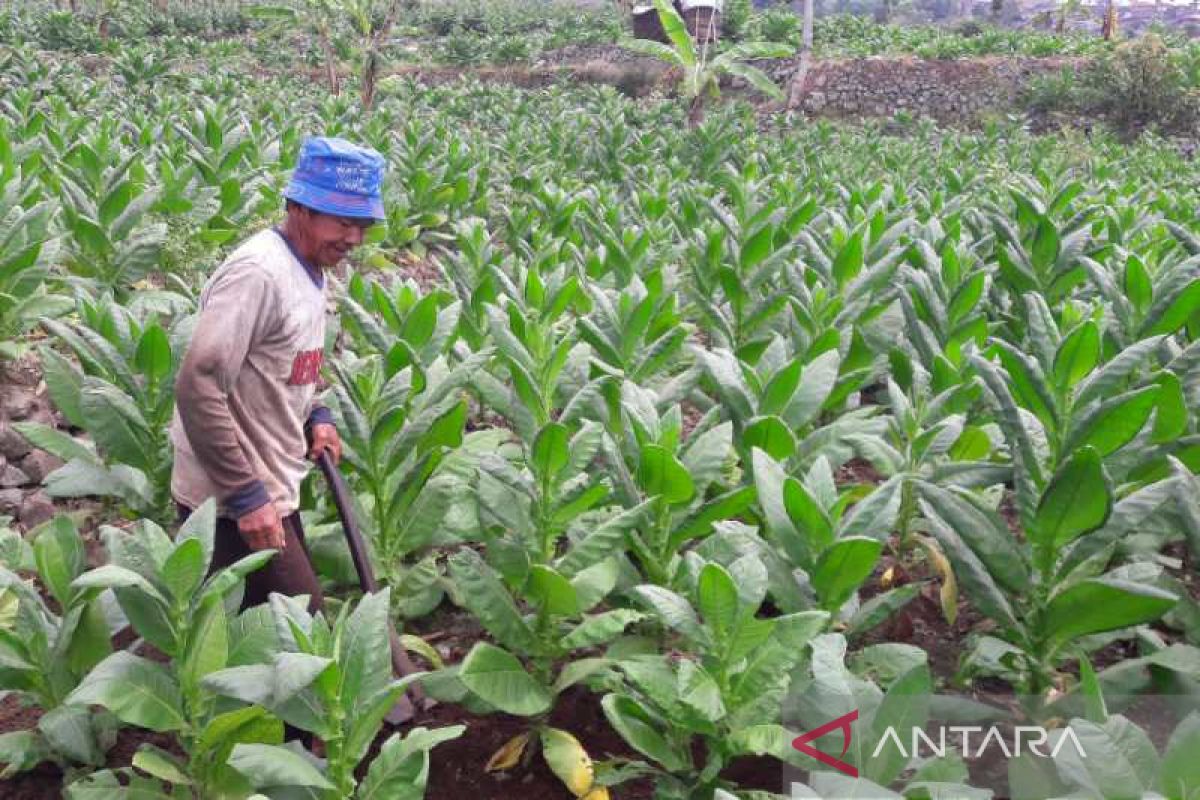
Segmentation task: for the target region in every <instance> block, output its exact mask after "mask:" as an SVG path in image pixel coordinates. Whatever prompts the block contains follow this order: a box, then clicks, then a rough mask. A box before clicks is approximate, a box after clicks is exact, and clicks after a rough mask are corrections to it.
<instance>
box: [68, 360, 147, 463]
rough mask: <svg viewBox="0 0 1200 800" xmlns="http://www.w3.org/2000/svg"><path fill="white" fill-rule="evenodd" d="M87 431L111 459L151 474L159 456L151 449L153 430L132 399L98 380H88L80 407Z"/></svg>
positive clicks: (84, 386) (86, 380)
mask: <svg viewBox="0 0 1200 800" xmlns="http://www.w3.org/2000/svg"><path fill="white" fill-rule="evenodd" d="M80 407H81V409H82V411H83V414H84V416H85V418H86V420H87V428H88V431H89V432H90V433H91V434H92V436H93V438H95V440H96V445H97V447H98V448H99V450H100V451H101V452H102V453H104V454H105V455H106V456H108V457H109V458H110V459H113V460H115V461H120V462H121V463H124V464H129V465H131V466H134V467H137V468H138V469H140V470H143V471H149V470H151V469H152V468H153V466H154V461H155V459H156V458H157V456H158V454H157V453H156V452H155V449H154V448H153V447H152V446H151V445H150V441H151V438H150V426H149V423H147V422H146V418H145V417H144V416H142V412H141V411H140V410H139V409H138V407H137V405H136V404H135V403H134V401H133V399H132V398H130V397H129V395H127V394H125V393H124V392H123V391H121V390H120V389H119V388H117V387H116V386H114V385H112V384H111V383H108V382H107V381H103V380H101V379H99V378H90V377H89V378H86V379H85V380H84V382H83V399H82V402H81V405H80Z"/></svg>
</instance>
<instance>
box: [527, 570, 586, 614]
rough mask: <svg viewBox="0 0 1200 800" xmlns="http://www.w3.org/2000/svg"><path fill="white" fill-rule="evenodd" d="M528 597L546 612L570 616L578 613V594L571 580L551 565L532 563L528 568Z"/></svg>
mask: <svg viewBox="0 0 1200 800" xmlns="http://www.w3.org/2000/svg"><path fill="white" fill-rule="evenodd" d="M527 592H528V594H529V599H530V600H532V601H533V602H534V603H535V604H537V606H538V607H539V608H541V609H544V611H545V612H546V613H547V614H552V615H555V616H564V617H565V616H571V615H573V614H578V613H579V611H580V609H579V596H578V594H577V593H576V591H575V587H574V586H572V585H571V582H570V581H569V580H567V579H566V578H564V577H563V576H562V575H560V574H559V573H558V572H555V571H554V569H553V568H552V567H548V566H546V565H544V564H534V565H533V566H532V567H530V568H529V584H528V587H527Z"/></svg>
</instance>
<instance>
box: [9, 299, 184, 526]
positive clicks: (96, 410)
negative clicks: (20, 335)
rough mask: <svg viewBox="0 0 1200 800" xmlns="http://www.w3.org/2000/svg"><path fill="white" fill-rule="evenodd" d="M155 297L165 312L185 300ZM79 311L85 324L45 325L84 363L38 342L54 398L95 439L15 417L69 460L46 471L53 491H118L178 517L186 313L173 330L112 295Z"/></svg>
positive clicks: (159, 513)
mask: <svg viewBox="0 0 1200 800" xmlns="http://www.w3.org/2000/svg"><path fill="white" fill-rule="evenodd" d="M158 300H161V301H162V302H163V303H165V304H167V305H166V309H168V310H169V309H170V308H171V307H172V306H174V307H179V306H184V307H186V305H187V300H186V299H184V298H181V297H177V296H174V295H170V294H164V295H163V296H162V297H161V298H159V299H158ZM158 300H151V301H149V302H151V303H153V302H158ZM78 309H79V313H80V317H81V321H80V322H68V321H61V320H60V321H56V320H46V321H45V323H44V324H45V325H46V327H47V328H48V329H49V330H50V331H51V332H52V333H53V334H54V335H55V336H56V337H57V338H58V339H59V340H60V341H61V342H62V343H63V344H65V345H67V346H68V347H69V348H70V349H71V351H72V352H73V353H74V354H75V356H76V357H77V358H78V360H79V366H76V365H75V364H73V363H72V362H70V361H69V360H67V359H66V358H64V357H62V356H60V355H58V354H57V353H56V352H54V351H53V350H51V349H49V348H44V349H43V350H42V362H43V366H44V369H45V374H46V384H47V387H48V389H49V392H50V396H51V398H52V399H53V400H54V404H55V406H56V407H57V408H58V409H59V411H61V412H62V414H63V416H64V417H66V419H67V421H68V422H70V423H71V424H72V425H74V426H76V427H78V428H82V429H84V430H86V431H87V432H88V434H89V435H90V436H91V437H92V442H91V443H84V442H83V441H81V440H77V439H74V438H72V437H69V436H67V435H65V434H63V433H61V432H59V431H56V430H54V429H53V428H50V427H48V426H46V425H43V424H41V423H36V422H26V423H19V424H18V426H17V427H18V430H20V431H21V433H22V434H24V435H25V437H26V438H28V439H29V440H30V441H31V442H32V443H33V444H34V445H35V446H37V447H41V448H43V449H45V450H48V451H50V452H51V453H53V454H55V455H57V456H58V457H59V458H62V459H63V460H65V461H66V462H67V463H66V464H65V465H64V466H62V467H60V468H59V469H57V470H55V471H54V472H53V473H51V474H50V475H49V476H48V477H47V481H46V484H47V491H48V492H49V493H50V494H51V495H52V496H56V497H80V496H101V497H116V498H119V499H120V500H121V501H122V503H123V504H124V505H125V506H126V507H128V508H130V509H131V510H132V511H134V512H135V513H140V514H142V515H144V516H147V517H150V518H153V519H155V520H157V521H159V522H160V523H164V524H165V523H167V522H169V521H170V520H172V519H174V516H175V512H174V507H173V503H172V501H171V498H170V475H171V463H172V460H173V456H172V451H171V444H170V441H169V437H168V427H169V425H170V422H171V415H172V412H173V411H174V408H175V391H174V377H175V373H176V371H177V370H178V368H179V361H180V359H181V358H182V353H183V350H184V348H185V337H186V336H187V335H188V333H189V328H188V325H187V320H186V318H185V319H183V320H180V321H178V322H176V324H175V325H174V326H172V327H171V328H170V332H169V333H168V329H166V328H164V327H163V326H162V325H160V324H159V322H158V321H157V317H158V312H157V311H156V310H150V311H143V312H142V313H140V314H139V313H134V311H132V310H130V309H129V308H126V307H124V306H121V305H119V304H117V303H116V302H114V301H112V300H99V301H95V302H92V301H88V300H80V302H79V304H78ZM93 447H94V449H93Z"/></svg>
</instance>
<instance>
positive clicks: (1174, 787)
mask: <svg viewBox="0 0 1200 800" xmlns="http://www.w3.org/2000/svg"><path fill="white" fill-rule="evenodd" d="M1197 753H1200V712H1196V711H1193V712H1192V713H1191V714H1188V715H1187V716H1186V717H1184V719H1183V721H1182V722H1180V723H1179V726H1178V727H1177V728H1175V731H1174V733H1172V734H1171V739H1170V741H1168V742H1167V749H1166V751H1165V752H1164V754H1163V758H1162V764H1161V766H1160V768H1159V774H1158V787H1159V791H1160V792H1162V793H1163V795H1164V796H1166V797H1196V796H1197V795H1198V794H1200V759H1198V758H1196V754H1197Z"/></svg>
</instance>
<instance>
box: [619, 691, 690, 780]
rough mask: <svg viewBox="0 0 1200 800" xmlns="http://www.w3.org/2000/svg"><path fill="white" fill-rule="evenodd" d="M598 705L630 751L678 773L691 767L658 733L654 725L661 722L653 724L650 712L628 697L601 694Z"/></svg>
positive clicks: (687, 760)
mask: <svg viewBox="0 0 1200 800" xmlns="http://www.w3.org/2000/svg"><path fill="white" fill-rule="evenodd" d="M600 705H601V708H603V709H604V716H605V717H606V718H607V719H608V723H609V724H610V725H612V726H613V728H614V729H615V730H616V731H617V733H619V734H621V738H622V739H624V740H625V741H626V743H627V744H628V745H629V746H630V747H632V748H633V749H634V750H637V751H638V752H639V753H641V754H642V755H644V756H646V757H647V758H650V759H652V760H653V761H657V762H658V763H659V764H661V765H662V766H663V768H664V769H666V770H668V771H670V772H681V771H683V770H685V769H688V768H689V767H690V766H691V765H690V763H689V761H690V759H688V757H687V755H685V754H683V753H680V752H678V751H676V750H675V748H673V747H671V745H670V743H669V742H668V741H667V739H666V738H665V737H664V736H663V735H662V734H661V733H659V732H658V730H657V726H658V725H659V724H662V723H656V721H655V720H654V718H653V717H652V716H651V715H650V713H649V712H648V711H646V710H645V709H644V708H642V707H641V705H639V704H638V702H637V701H636V700H634V699H633V698H632V697H628V696H626V695H621V694H610V695H605V697H604V699H603V700H602V701H600Z"/></svg>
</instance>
